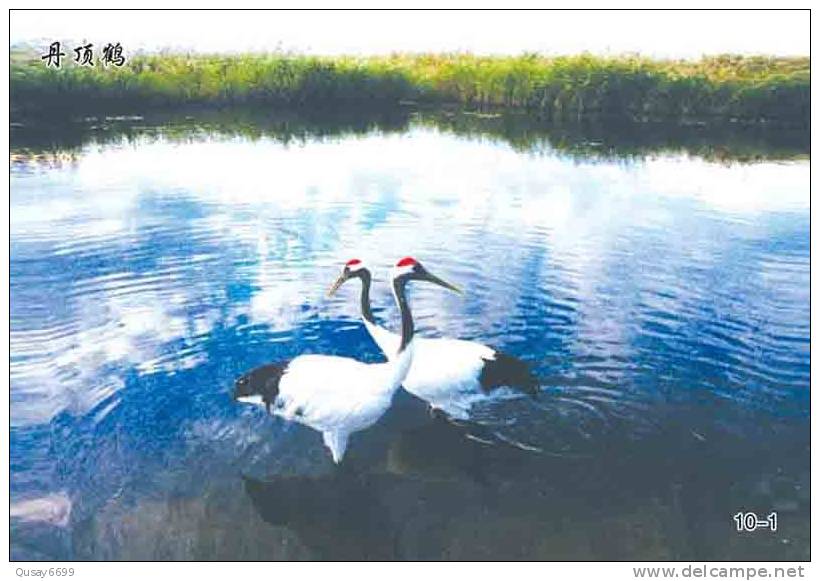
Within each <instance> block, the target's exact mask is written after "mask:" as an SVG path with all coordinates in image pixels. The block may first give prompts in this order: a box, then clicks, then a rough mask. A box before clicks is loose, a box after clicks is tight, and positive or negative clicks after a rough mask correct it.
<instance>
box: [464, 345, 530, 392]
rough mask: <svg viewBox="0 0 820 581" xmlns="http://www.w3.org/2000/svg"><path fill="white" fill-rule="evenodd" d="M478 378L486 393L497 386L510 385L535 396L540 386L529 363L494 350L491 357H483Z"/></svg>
mask: <svg viewBox="0 0 820 581" xmlns="http://www.w3.org/2000/svg"><path fill="white" fill-rule="evenodd" d="M478 380H479V383H480V384H481V388H482V389H483V390H484V391H485V392H487V393H489V392H490V391H492V390H494V389H496V388H499V387H512V388H515V389H517V390H519V391H522V392H524V393H526V394H527V395H530V396H532V397H534V398H537V397H538V392H539V391H540V387H541V386H540V384H539V382H538V379H537V378H536V377H535V375H533V373H532V370H531V369H530V365H529V363H527V362H526V361H523V360H521V359H519V358H518V357H513V356H512V355H507V354H506V353H503V352H501V351H496V352H495V356H494V357H493V358H492V359H489V358H487V359H484V366H483V367H482V368H481V375H480V376H479V378H478Z"/></svg>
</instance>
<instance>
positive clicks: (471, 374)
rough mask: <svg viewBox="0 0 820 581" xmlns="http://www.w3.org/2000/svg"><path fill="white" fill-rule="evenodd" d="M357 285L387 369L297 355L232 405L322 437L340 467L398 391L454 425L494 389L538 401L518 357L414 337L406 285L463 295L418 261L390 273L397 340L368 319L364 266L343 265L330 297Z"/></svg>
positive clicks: (272, 367)
mask: <svg viewBox="0 0 820 581" xmlns="http://www.w3.org/2000/svg"><path fill="white" fill-rule="evenodd" d="M354 279H358V280H360V281H361V295H360V303H361V317H362V320H363V322H364V325H365V327H366V328H367V331H368V332H369V333H370V336H371V337H372V338H373V340H374V341H375V342H376V343H377V344H378V346H379V348H380V349H381V350H382V352H383V353H384V355H385V357H386V358H387V362H385V363H370V364H368V363H362V362H360V361H357V360H355V359H352V358H349V357H338V356H331V355H300V356H298V357H295V358H294V359H291V360H290V361H282V362H278V363H271V364H268V365H263V366H261V367H257V368H255V369H253V370H251V371H249V372H248V373H246V374H244V375H242V376H241V377H240V378H239V379H237V380H236V383H235V386H234V398H235V399H236V400H238V401H241V402H244V403H252V404H257V405H261V406H263V407H264V408H265V409H266V410H267V411H268V413H272V414H274V415H277V416H280V417H282V418H284V419H286V420H289V421H295V422H299V423H301V424H304V425H306V426H308V427H310V428H313V429H315V430H317V431H319V432H321V433H322V436H323V439H324V443H325V445H326V446H327V447H328V449H329V450H330V453H331V456H332V457H333V461H334V462H336V463H337V464H338V463H339V462H341V461H342V458H343V457H344V454H345V450H346V449H347V443H348V439H349V437H350V435H351V434H353V433H354V432H358V431H360V430H364V429H366V428H369V427H370V426H372V425H373V424H375V423H376V422H377V421H378V420H379V418H381V416H382V415H383V414H384V413H385V412H386V411H387V409H388V408H389V407H390V403H391V401H392V399H393V394H394V393H395V392H396V390H397V389H398V388H399V387H400V386H403V387H404V388H405V389H406V390H407V391H408V392H410V393H412V394H413V395H415V396H417V397H419V398H420V399H422V400H424V401H425V402H427V403H428V404H429V406H430V408H431V410H435V411H437V412H441V413H443V414H445V415H446V416H447V417H450V418H452V419H454V420H458V421H469V419H470V408H471V407H472V406H473V405H474V404H475V403H476V402H477V401H479V400H481V399H483V398H487V397H490V395H491V393H492V392H493V390H495V389H496V388H498V387H502V386H508V387H512V388H517V389H518V390H520V391H523V392H525V393H528V394H531V395H535V394H536V392H537V390H538V383H537V381H536V380H535V378H534V377H533V376H532V375H531V373H530V371H529V368H528V366H527V365H526V363H524V362H523V361H521V360H519V359H516V358H515V357H511V356H509V355H506V354H504V353H501V352H499V351H496V350H495V349H492V348H490V347H487V346H485V345H482V344H480V343H476V342H473V341H464V340H460V339H447V338H442V339H431V338H423V337H415V328H414V325H413V315H412V312H411V309H410V305H409V304H408V302H407V296H406V289H407V285H408V284H410V283H413V282H427V283H430V284H435V285H438V286H440V287H443V288H445V289H448V290H450V291H453V292H457V293H461V291H460V289H459V288H458V287H456V286H455V285H452V284H450V283H448V282H446V281H444V280H442V279H441V278H439V277H437V276H435V275H434V274H432V273H430V272H429V271H428V270H427V269H426V268H425V267H424V266H422V264H421V263H420V262H419V261H418V260H416V259H414V258H411V257H405V258H402V259H401V260H399V261H398V262H397V263H396V265H395V266H394V267H393V271H392V274H391V285H392V290H393V298H394V300H395V301H396V305H397V306H398V309H399V313H400V315H401V333H399V334H396V333H393V332H391V331H389V330H388V329H386V328H385V327H382V326H380V325H379V324H378V323H377V322H376V320H375V318H374V317H373V313H372V311H371V308H370V285H371V281H372V276H371V273H370V270H369V269H368V268H367V267H366V266H365V265H364V263H363V262H362V261H361V260H359V259H352V260H349V261H347V263H346V264H345V265H344V267H343V269H342V273H341V274H340V275H339V278H338V279H337V280H336V282H335V283H334V284H333V286H332V287H331V288H330V290H329V291H328V294H329V295H333V294H334V293H335V292H336V291H338V290H339V288H340V287H341V286H342V285H343V284H344V283H345V282H347V281H349V280H354Z"/></svg>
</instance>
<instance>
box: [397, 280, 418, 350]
mask: <svg viewBox="0 0 820 581" xmlns="http://www.w3.org/2000/svg"><path fill="white" fill-rule="evenodd" d="M406 285H407V280H406V279H404V278H396V279H393V294H394V295H395V296H396V304H397V305H398V307H399V313H401V344H400V345H399V353H401V352H402V351H404V350H405V348H406V347H407V346H408V345H409V344H410V341H412V340H413V333H414V331H415V329H414V327H413V315H412V313H411V312H410V306H409V305H408V304H407V295H406V294H405V286H406Z"/></svg>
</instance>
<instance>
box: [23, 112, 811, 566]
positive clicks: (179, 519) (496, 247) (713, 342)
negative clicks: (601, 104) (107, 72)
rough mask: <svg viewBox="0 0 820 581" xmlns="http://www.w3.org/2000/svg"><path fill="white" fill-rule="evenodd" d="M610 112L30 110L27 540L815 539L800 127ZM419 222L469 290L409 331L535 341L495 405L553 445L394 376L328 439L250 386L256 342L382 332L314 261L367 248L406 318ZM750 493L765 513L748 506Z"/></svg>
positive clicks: (392, 315) (405, 552)
mask: <svg viewBox="0 0 820 581" xmlns="http://www.w3.org/2000/svg"><path fill="white" fill-rule="evenodd" d="M530 123H533V124H532V125H530ZM482 124H483V125H482ZM592 132H593V135H588V134H583V133H582V134H580V135H576V134H573V133H570V134H563V133H562V134H559V135H555V134H548V133H546V132H545V131H540V132H539V130H537V128H536V127H535V125H534V122H530V121H527V120H521V119H518V120H514V121H509V120H507V119H503V118H502V119H498V118H487V119H483V118H476V116H472V117H470V116H466V115H465V116H462V115H459V114H453V113H450V114H446V115H443V116H442V117H441V118H434V119H431V118H427V117H423V116H421V117H407V118H404V119H400V120H399V121H395V120H390V119H386V120H385V119H382V120H378V121H376V122H361V123H359V122H355V121H346V122H344V123H330V122H322V121H315V120H314V121H310V122H303V121H302V120H298V119H289V120H284V121H282V120H278V121H276V122H275V123H273V122H269V121H267V120H259V119H256V118H251V119H250V120H249V119H244V118H243V119H241V120H236V119H232V118H228V119H222V118H221V117H219V116H217V117H216V118H214V117H211V118H209V119H207V120H206V121H200V120H198V119H196V118H194V119H190V118H179V119H163V120H159V121H151V120H145V119H131V120H128V119H125V120H108V121H106V120H93V119H90V120H86V122H85V123H83V124H82V125H81V126H78V127H72V128H63V129H62V130H61V131H60V132H59V133H58V134H54V133H49V134H45V135H44V134H42V133H38V132H37V131H35V130H34V129H30V128H23V129H18V130H16V131H15V133H14V134H13V136H12V159H11V434H10V437H11V512H12V530H11V534H12V549H11V553H12V558H16V559H146V560H153V559H209V558H215V559H317V558H318V559H488V558H492V559H559V560H570V559H582V560H588V559H750V560H757V559H766V560H769V559H806V558H808V556H809V485H810V483H809V163H808V160H807V155H800V154H801V153H807V150H805V151H802V149H801V148H802V144H800V143H798V144H797V145H794V143H793V141H790V140H789V139H785V140H784V139H779V138H776V139H774V140H772V139H760V138H758V137H757V136H751V137H748V136H747V137H748V138H735V137H732V138H731V139H729V141H728V142H721V141H719V140H718V141H717V142H713V141H714V140H713V138H712V137H710V136H703V135H700V134H698V133H697V132H694V133H692V132H690V133H689V134H687V135H686V136H684V137H682V138H680V139H677V140H675V139H669V138H668V136H667V135H666V134H663V133H662V132H660V134H659V135H658V136H654V137H652V134H645V135H643V136H639V137H638V138H634V139H633V138H628V139H627V140H626V142H624V141H623V139H621V140H618V139H615V138H614V137H613V135H615V134H606V133H604V134H600V135H599V134H594V133H595V130H592ZM647 135H650V137H647ZM613 140H614V141H613ZM796 154H797V155H796ZM406 254H412V255H413V256H416V257H417V258H419V259H421V260H422V261H423V262H424V263H425V264H426V265H427V266H428V267H429V268H430V269H431V270H432V271H434V272H436V273H437V274H440V275H442V276H443V277H445V278H447V279H448V280H452V281H454V282H457V283H458V284H460V285H461V286H463V287H464V288H466V289H467V291H468V292H467V294H466V295H465V296H464V297H458V296H454V295H449V294H447V293H444V292H439V291H438V290H437V289H434V288H429V289H428V288H419V289H417V290H415V291H414V294H413V296H412V297H411V300H412V304H413V307H414V312H415V315H416V318H417V324H418V327H419V331H420V332H421V333H423V334H425V335H429V336H453V337H461V338H466V339H474V340H478V341H481V342H484V343H486V344H488V345H492V346H494V347H497V348H500V349H503V350H505V351H507V352H510V353H512V354H515V355H517V356H519V357H521V358H523V359H526V360H527V361H529V362H531V363H532V365H533V368H534V370H535V372H536V374H537V375H538V376H539V377H540V378H541V381H542V392H543V395H542V396H541V397H540V399H539V400H538V401H537V402H532V401H529V400H523V399H512V400H508V401H503V402H500V403H498V404H496V405H493V406H487V407H485V408H482V409H480V410H478V411H477V414H478V416H479V418H480V419H481V421H482V422H485V423H487V424H491V425H492V426H493V427H494V429H497V430H499V431H501V432H503V433H505V434H507V435H508V436H509V437H510V438H512V439H515V440H518V441H520V442H526V443H527V444H531V445H534V446H538V447H540V448H541V449H542V450H543V452H541V453H536V452H527V451H523V450H520V449H517V448H513V447H508V446H503V445H496V446H486V445H482V444H480V443H478V442H475V441H472V440H469V439H467V438H465V437H464V434H463V433H462V432H461V431H460V430H459V429H458V428H456V427H453V426H451V425H449V424H447V423H444V422H441V421H436V420H433V419H431V418H430V417H429V416H428V414H427V412H426V410H425V408H424V405H422V404H421V402H419V401H418V400H415V399H414V398H413V397H412V396H409V395H408V394H406V393H403V392H400V393H398V394H397V395H396V398H395V400H394V406H393V407H392V408H391V410H390V411H389V412H388V414H387V415H386V416H385V417H383V418H382V420H381V421H380V422H379V423H378V424H377V425H376V426H375V427H373V428H372V429H370V430H368V431H365V432H361V433H358V434H357V435H355V436H354V437H353V439H352V441H351V446H350V448H349V451H348V456H347V457H346V459H345V462H344V464H343V465H342V466H341V467H339V468H336V467H334V466H333V464H332V463H331V461H330V457H329V454H328V453H327V451H326V450H325V449H324V447H323V446H322V443H321V437H320V435H319V434H318V433H316V432H313V431H311V430H309V429H307V428H303V427H301V426H298V425H291V424H287V423H285V422H283V421H282V420H279V419H273V418H269V417H266V416H265V415H264V413H263V411H262V410H260V409H259V408H255V407H253V408H252V407H245V406H240V405H237V404H235V403H234V402H233V401H232V400H231V397H230V392H231V388H232V382H233V379H234V378H235V377H236V376H237V375H239V374H240V373H241V372H243V371H245V370H247V369H248V368H250V367H253V366H256V365H259V364H262V363H265V362H269V361H273V360H279V359H284V358H288V357H292V356H295V355H297V354H300V353H305V352H315V353H335V354H341V355H347V356H352V357H357V358H359V359H362V360H366V361H379V360H381V356H380V353H379V351H378V349H377V347H376V346H375V344H373V343H372V342H371V341H370V339H369V338H368V336H367V334H366V332H365V331H364V329H363V327H362V325H361V324H360V323H359V321H358V317H357V306H356V300H355V298H354V297H355V296H356V293H355V290H354V288H353V286H352V285H351V287H350V288H347V287H345V289H343V291H342V292H341V293H339V295H338V296H337V297H334V298H333V299H327V298H325V296H324V292H325V290H326V289H327V287H328V285H329V284H330V283H331V282H332V281H333V280H334V278H335V277H336V275H337V274H338V272H339V270H340V268H341V265H342V264H343V262H344V261H346V260H347V259H349V258H353V257H358V258H362V259H365V260H367V261H368V262H369V263H370V264H371V266H372V267H373V268H374V270H375V274H376V277H377V279H379V282H377V283H376V287H375V296H374V302H375V305H376V315H377V317H379V318H380V319H382V320H383V321H385V322H387V323H388V324H389V325H392V326H394V328H395V321H396V316H397V314H396V312H395V309H394V308H393V305H392V302H391V298H390V295H389V293H388V292H387V290H386V285H384V281H385V276H386V274H387V271H388V269H389V267H390V265H391V264H392V263H393V262H394V261H395V260H396V258H398V257H400V256H404V255H406ZM741 510H744V511H745V510H753V511H757V512H758V513H759V514H761V515H765V514H768V513H769V512H771V511H772V510H775V511H777V512H778V516H779V523H778V524H779V529H778V531H777V532H776V533H771V532H767V531H758V532H755V533H751V534H749V533H747V534H738V533H737V532H735V531H734V522H733V520H732V515H734V514H735V513H737V512H738V511H741Z"/></svg>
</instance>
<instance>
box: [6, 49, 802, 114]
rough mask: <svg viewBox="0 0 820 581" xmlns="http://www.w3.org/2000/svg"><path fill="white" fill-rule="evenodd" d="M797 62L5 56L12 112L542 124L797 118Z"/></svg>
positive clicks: (762, 59)
mask: <svg viewBox="0 0 820 581" xmlns="http://www.w3.org/2000/svg"><path fill="white" fill-rule="evenodd" d="M809 80H810V76H809V59H808V58H771V57H740V56H718V57H708V58H703V59H701V60H697V61H671V60H651V59H647V58H643V57H638V56H621V57H596V56H591V55H580V56H570V57H543V56H538V55H534V54H533V55H523V56H518V57H480V56H473V55H470V54H420V55H410V54H395V55H390V56H381V57H365V58H356V57H313V56H300V55H290V54H279V53H276V54H245V55H230V56H226V55H187V54H158V55H140V56H135V57H133V58H131V59H130V60H129V61H128V62H127V64H126V65H125V66H124V67H122V68H119V69H118V68H115V67H110V68H107V69H106V68H103V67H101V66H99V65H97V66H96V67H94V68H86V67H77V66H74V65H73V63H70V62H68V63H64V64H63V67H62V68H60V69H53V68H46V67H44V66H43V64H42V61H40V60H39V58H37V57H36V56H35V55H21V54H18V55H14V56H13V58H12V64H11V103H12V111H13V114H18V115H37V114H41V115H42V114H46V113H51V114H60V115H66V114H72V113H76V114H79V113H84V112H90V111H112V112H113V111H118V112H119V111H128V112H143V111H146V110H151V109H156V108H168V107H178V106H182V105H192V104H205V105H219V106H222V105H232V104H237V103H256V104H263V105H272V106H287V107H302V106H310V107H313V108H322V107H326V108H334V107H354V108H355V107H367V108H371V107H391V106H395V105H398V104H399V103H401V102H406V101H414V102H418V103H421V104H444V103H448V104H459V105H463V106H467V107H471V108H493V107H507V108H509V107H513V108H520V109H525V110H528V111H530V112H535V113H538V114H539V115H542V116H544V117H546V118H548V119H551V120H562V121H565V120H578V119H582V118H588V117H609V118H618V119H628V120H680V121H686V120H711V119H721V120H740V121H746V122H761V121H776V122H786V123H792V124H802V123H808V119H809V108H810V83H809Z"/></svg>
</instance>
